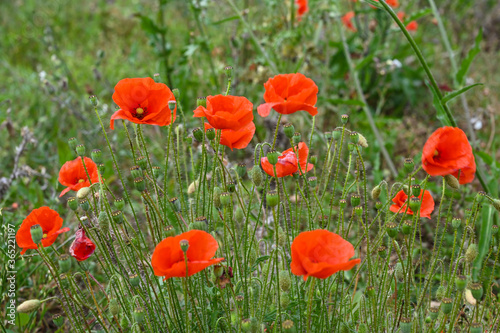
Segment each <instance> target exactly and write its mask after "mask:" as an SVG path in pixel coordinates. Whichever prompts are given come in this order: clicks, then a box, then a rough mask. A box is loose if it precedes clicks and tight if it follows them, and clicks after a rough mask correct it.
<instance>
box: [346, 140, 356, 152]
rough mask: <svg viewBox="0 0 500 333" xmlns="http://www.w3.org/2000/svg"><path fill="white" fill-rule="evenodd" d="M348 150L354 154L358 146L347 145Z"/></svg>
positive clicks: (350, 143)
mask: <svg viewBox="0 0 500 333" xmlns="http://www.w3.org/2000/svg"><path fill="white" fill-rule="evenodd" d="M347 150H349V152H351V153H353V152H355V151H356V145H355V144H354V143H352V142H349V143H348V144H347Z"/></svg>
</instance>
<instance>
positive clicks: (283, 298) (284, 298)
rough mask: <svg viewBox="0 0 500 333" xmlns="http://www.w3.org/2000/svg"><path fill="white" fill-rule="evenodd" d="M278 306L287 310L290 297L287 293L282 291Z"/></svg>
mask: <svg viewBox="0 0 500 333" xmlns="http://www.w3.org/2000/svg"><path fill="white" fill-rule="evenodd" d="M280 282H281V281H280ZM280 304H281V307H282V308H283V309H285V310H286V308H288V306H289V305H290V296H289V295H288V292H286V291H284V292H282V293H281V295H280Z"/></svg>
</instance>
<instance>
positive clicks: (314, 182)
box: [307, 176, 318, 188]
mask: <svg viewBox="0 0 500 333" xmlns="http://www.w3.org/2000/svg"><path fill="white" fill-rule="evenodd" d="M307 181H308V182H309V185H310V186H311V187H312V188H316V186H317V185H318V178H316V177H314V176H313V177H309V178H307Z"/></svg>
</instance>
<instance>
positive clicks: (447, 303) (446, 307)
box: [441, 297, 453, 314]
mask: <svg viewBox="0 0 500 333" xmlns="http://www.w3.org/2000/svg"><path fill="white" fill-rule="evenodd" d="M452 309H453V299H451V298H448V297H445V298H443V299H442V300H441V311H443V313H444V314H449V313H450V312H451V310H452Z"/></svg>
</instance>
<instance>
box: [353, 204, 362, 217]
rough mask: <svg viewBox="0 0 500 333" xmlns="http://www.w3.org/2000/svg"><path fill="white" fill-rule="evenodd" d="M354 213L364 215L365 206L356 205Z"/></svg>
mask: <svg viewBox="0 0 500 333" xmlns="http://www.w3.org/2000/svg"><path fill="white" fill-rule="evenodd" d="M354 213H355V214H356V215H357V216H361V215H363V207H362V206H357V207H354Z"/></svg>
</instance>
